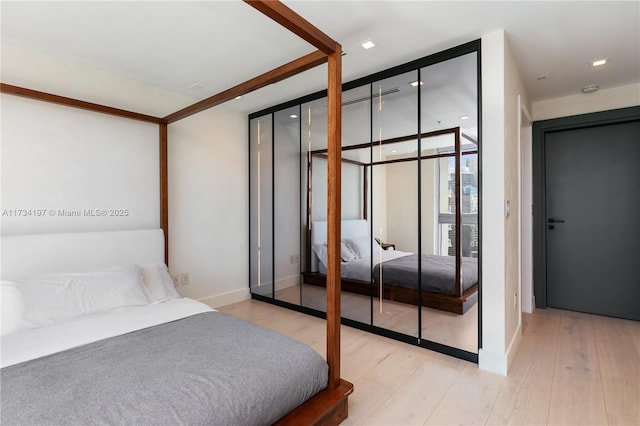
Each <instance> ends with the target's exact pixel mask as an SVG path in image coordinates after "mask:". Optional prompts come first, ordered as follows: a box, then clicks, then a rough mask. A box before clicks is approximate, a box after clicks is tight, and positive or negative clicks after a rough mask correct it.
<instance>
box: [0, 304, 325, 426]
mask: <svg viewBox="0 0 640 426" xmlns="http://www.w3.org/2000/svg"><path fill="white" fill-rule="evenodd" d="M327 370H328V367H327V364H326V362H325V361H324V360H323V359H322V357H321V356H320V355H319V354H318V353H317V352H315V351H314V350H313V349H311V348H310V347H309V346H307V345H304V344H302V343H300V342H297V341H295V340H293V339H290V338H288V337H286V336H283V335H280V334H278V333H275V332H273V331H269V330H265V329H262V328H260V327H258V326H256V325H254V324H252V323H249V322H247V321H244V320H241V319H238V318H234V317H231V316H229V315H226V314H223V313H221V312H207V313H202V314H198V315H194V316H191V317H188V318H184V319H181V320H177V321H173V322H170V323H167V324H162V325H158V326H154V327H150V328H146V329H143V330H139V331H135V332H132V333H129V334H125V335H122V336H117V337H112V338H109V339H105V340H101V341H98V342H95V343H91V344H88V345H85V346H81V347H78V348H74V349H70V350H67V351H64V352H60V353H57V354H54V355H50V356H47V357H43V358H39V359H35V360H32V361H28V362H24V363H22V364H17V365H13V366H10V367H6V368H3V369H2V370H1V380H2V389H1V407H2V411H1V417H0V420H1V423H2V425H7V426H8V425H29V426H31V425H95V424H108V425H162V424H184V425H268V424H272V423H273V422H275V421H276V420H278V419H279V418H281V417H283V416H284V415H285V414H287V413H288V412H290V411H291V410H292V409H294V408H295V407H296V406H298V405H300V404H302V403H303V402H304V401H306V400H307V399H309V398H310V397H311V396H313V395H314V394H315V393H317V392H318V391H320V390H322V389H323V388H325V387H326V384H327Z"/></svg>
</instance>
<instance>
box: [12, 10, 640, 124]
mask: <svg viewBox="0 0 640 426" xmlns="http://www.w3.org/2000/svg"><path fill="white" fill-rule="evenodd" d="M285 3H286V4H287V5H288V6H289V7H291V8H292V9H294V10H295V11H296V12H298V13H299V14H300V15H302V16H303V17H305V18H306V19H307V20H309V21H310V22H312V23H313V24H314V25H316V26H317V27H318V28H320V29H321V30H322V31H324V32H325V33H327V34H328V35H329V36H331V37H332V38H334V39H335V40H336V41H338V42H339V43H341V44H342V46H343V49H344V51H346V52H347V55H346V56H344V58H343V61H344V62H343V81H345V82H346V81H349V80H353V79H355V78H358V77H363V76H365V75H368V74H371V73H373V72H376V71H380V70H383V69H385V68H388V67H391V66H394V65H398V64H401V63H403V62H406V61H409V60H413V59H417V58H420V57H423V56H426V55H429V54H432V53H435V52H438V51H440V50H443V49H446V48H449V47H453V46H456V45H458V44H462V43H465V42H467V41H470V40H474V39H477V38H480V37H482V36H483V35H484V34H488V33H490V32H493V31H495V30H498V29H501V28H502V29H504V30H505V31H506V33H507V36H508V40H509V43H510V46H511V50H512V51H513V53H514V57H515V60H516V62H517V65H518V67H519V69H520V72H521V74H522V78H523V81H524V84H525V86H526V88H527V91H528V94H529V96H530V99H531V100H532V101H537V100H543V99H548V98H554V97H560V96H565V95H571V94H577V93H579V92H580V88H581V87H583V86H585V85H587V84H598V85H599V86H600V88H601V89H602V88H608V87H615V86H621V85H626V84H630V83H635V82H638V81H640V2H638V1H624V2H614V1H586V2H579V1H567V2H561V1H538V2H526V1H508V2H494V1H492V2H486V1H471V2H458V1H446V2H435V1H335V2H332V1H300V0H299V1H290V0H287V1H285ZM1 12H2V30H1V35H2V44H3V45H8V46H17V47H20V48H23V49H29V50H33V51H37V52H40V53H44V54H47V55H51V56H60V57H63V58H65V59H67V60H69V59H71V60H73V61H78V62H80V63H83V64H85V65H89V66H92V67H95V68H98V69H101V70H106V71H109V72H112V73H116V74H120V75H124V76H128V77H131V78H134V79H138V80H142V81H146V82H148V83H151V84H154V85H157V86H160V87H162V88H165V89H169V90H171V91H174V92H178V93H181V94H183V95H187V96H190V97H192V98H193V99H194V101H196V100H199V99H203V98H206V97H208V96H210V95H213V94H215V93H218V92H220V91H222V90H224V89H227V88H229V87H231V86H234V85H236V84H238V83H241V82H243V81H245V80H248V79H250V78H252V77H254V76H256V75H259V74H261V73H263V72H265V71H268V70H270V69H272V68H275V67H277V66H279V65H282V64H284V63H285V62H288V61H291V60H293V59H296V58H298V57H300V56H302V55H304V54H306V53H308V52H310V51H312V50H314V49H313V48H312V47H310V46H309V45H308V44H307V43H305V42H304V41H302V40H300V39H298V38H297V37H296V36H294V35H292V34H290V33H289V32H288V31H286V30H284V29H283V28H281V27H280V26H279V25H277V24H275V23H274V22H272V21H271V20H270V19H268V18H266V17H264V16H263V15H261V14H260V13H259V12H257V11H255V10H254V9H253V8H251V7H249V6H247V5H246V4H244V3H242V2H240V1H203V2H172V1H161V2H154V1H138V2H133V1H113V2H96V1H76V2H54V1H48V2H31V1H29V2H11V1H2V3H1ZM368 39H371V40H373V41H374V42H375V43H376V44H377V46H376V47H375V48H373V49H371V50H368V51H365V50H363V49H362V48H361V47H360V43H362V42H363V41H365V40H368ZM603 57H606V58H610V63H609V64H608V65H606V66H604V67H601V68H597V69H596V68H592V67H591V66H590V61H592V60H594V59H599V58H603ZM541 75H546V76H547V78H546V79H544V80H542V81H539V80H537V77H539V76H541ZM43 78H46V76H43ZM325 79H326V66H322V67H318V68H317V69H314V70H311V71H308V72H306V73H304V74H303V75H298V76H296V77H293V78H291V79H288V80H286V81H284V82H281V83H277V84H275V85H272V86H270V87H267V88H264V89H261V90H260V91H258V92H256V93H253V94H251V95H248V96H245V97H244V98H243V99H241V100H239V101H237V104H236V105H237V107H238V108H241V109H242V110H244V111H246V112H250V111H255V110H258V109H261V108H265V107H268V106H272V105H274V104H277V103H280V102H283V101H287V100H290V99H293V98H295V97H298V96H302V95H305V94H309V93H311V92H314V91H317V90H321V89H323V88H325V87H326V86H325V84H326V83H325ZM194 83H196V84H197V85H198V86H197V87H195V88H190V86H191V85H192V84H194ZM182 106H183V105H176V109H178V108H179V107H182ZM140 112H144V111H140ZM170 112H173V111H168V112H167V113H170Z"/></svg>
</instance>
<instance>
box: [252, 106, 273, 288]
mask: <svg viewBox="0 0 640 426" xmlns="http://www.w3.org/2000/svg"><path fill="white" fill-rule="evenodd" d="M249 138H250V139H249V141H250V143H249V158H250V160H249V167H250V170H251V174H250V179H251V181H250V185H249V211H250V225H249V228H250V256H249V265H250V271H249V280H250V281H249V283H250V284H249V285H250V290H251V292H252V293H254V294H259V295H261V296H267V297H272V296H273V278H274V270H273V175H272V170H273V164H272V153H273V151H272V146H273V144H272V142H273V141H272V119H271V115H265V116H263V117H259V118H255V119H253V120H251V122H250V131H249Z"/></svg>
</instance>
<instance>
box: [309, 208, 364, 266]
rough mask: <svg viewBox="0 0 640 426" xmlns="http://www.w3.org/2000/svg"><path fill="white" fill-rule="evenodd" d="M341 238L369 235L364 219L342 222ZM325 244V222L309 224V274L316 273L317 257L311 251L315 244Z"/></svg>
mask: <svg viewBox="0 0 640 426" xmlns="http://www.w3.org/2000/svg"><path fill="white" fill-rule="evenodd" d="M340 234H341V238H342V239H344V238H356V237H362V236H367V235H369V222H367V221H366V220H364V219H353V220H343V221H342V223H341V224H340ZM326 242H327V222H326V221H318V222H311V253H310V255H311V272H318V269H319V266H318V263H319V262H320V261H319V260H318V256H316V253H315V252H314V251H313V245H314V244H316V243H326Z"/></svg>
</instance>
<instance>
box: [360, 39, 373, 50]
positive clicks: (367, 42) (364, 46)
mask: <svg viewBox="0 0 640 426" xmlns="http://www.w3.org/2000/svg"><path fill="white" fill-rule="evenodd" d="M375 45H376V44H375V43H374V42H372V41H371V40H367V41H365V42H364V43H362V44H361V45H360V46H362V47H363V48H365V49H367V50H369V49H371V48H372V47H375Z"/></svg>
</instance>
